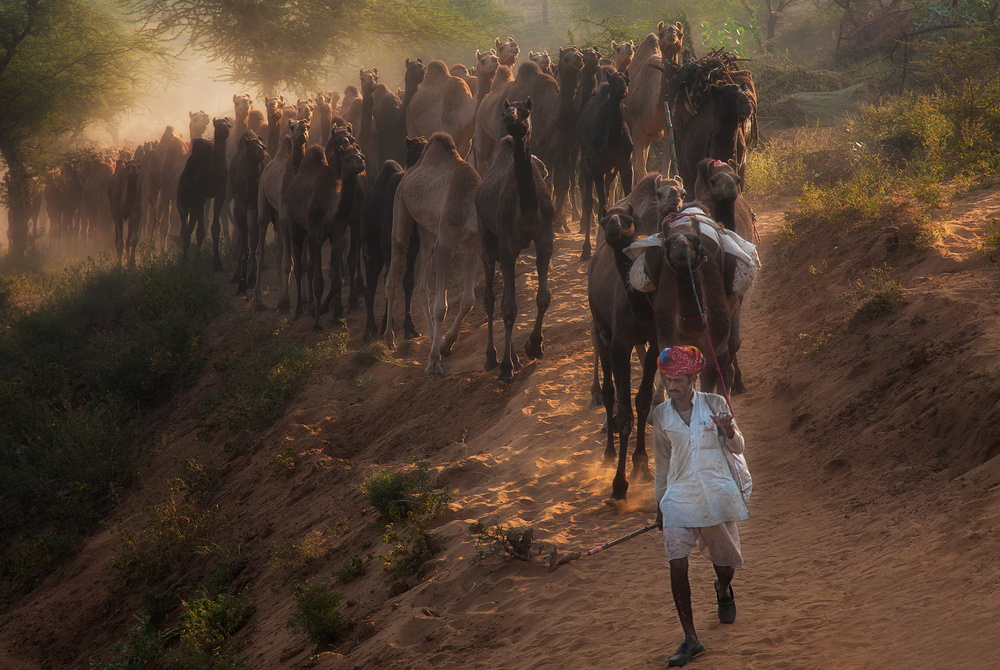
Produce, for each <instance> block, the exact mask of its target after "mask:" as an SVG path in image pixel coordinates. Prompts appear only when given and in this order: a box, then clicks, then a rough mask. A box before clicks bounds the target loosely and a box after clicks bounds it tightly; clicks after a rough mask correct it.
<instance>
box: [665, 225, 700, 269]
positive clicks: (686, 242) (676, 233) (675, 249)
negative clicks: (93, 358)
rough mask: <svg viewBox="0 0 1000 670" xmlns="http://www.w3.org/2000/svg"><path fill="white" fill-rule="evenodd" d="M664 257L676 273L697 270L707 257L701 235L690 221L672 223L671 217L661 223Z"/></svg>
mask: <svg viewBox="0 0 1000 670" xmlns="http://www.w3.org/2000/svg"><path fill="white" fill-rule="evenodd" d="M661 226H662V228H661V231H660V232H661V234H662V236H663V242H662V247H663V259H664V260H665V261H666V263H667V265H668V266H669V267H670V269H671V270H673V271H674V272H675V273H678V274H684V275H685V279H687V277H686V274H687V273H688V272H693V271H696V270H697V269H698V268H699V267H700V266H701V264H702V262H704V260H705V258H707V254H706V252H705V249H704V247H703V246H702V244H701V235H699V234H698V231H697V230H696V229H695V227H694V226H693V225H691V224H690V223H675V224H673V225H671V224H670V219H669V217H668V218H666V219H664V220H663V223H662V224H661Z"/></svg>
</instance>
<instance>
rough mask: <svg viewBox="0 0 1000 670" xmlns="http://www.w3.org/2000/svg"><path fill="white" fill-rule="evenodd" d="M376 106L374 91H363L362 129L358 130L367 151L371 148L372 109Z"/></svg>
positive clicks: (359, 138)
mask: <svg viewBox="0 0 1000 670" xmlns="http://www.w3.org/2000/svg"><path fill="white" fill-rule="evenodd" d="M374 108H375V100H374V98H373V97H372V92H371V91H368V92H363V93H362V94H361V129H360V130H359V131H358V140H359V141H360V142H361V146H362V147H364V148H365V151H368V150H369V148H370V147H369V144H370V142H369V141H370V140H371V137H372V110H373V109H374Z"/></svg>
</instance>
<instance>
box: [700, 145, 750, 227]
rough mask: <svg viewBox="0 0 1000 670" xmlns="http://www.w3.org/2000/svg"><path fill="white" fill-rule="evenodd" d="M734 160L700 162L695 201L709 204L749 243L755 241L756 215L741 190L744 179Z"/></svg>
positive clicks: (716, 215)
mask: <svg viewBox="0 0 1000 670" xmlns="http://www.w3.org/2000/svg"><path fill="white" fill-rule="evenodd" d="M737 169H738V166H737V165H736V164H735V161H730V162H728V163H724V162H722V161H720V160H716V159H714V158H703V159H701V160H700V161H698V172H697V177H696V179H695V183H694V197H695V200H698V201H699V202H702V203H704V204H706V205H708V213H709V214H710V215H711V216H712V218H713V219H715V220H716V221H717V222H719V223H721V224H722V225H724V226H725V227H726V228H728V229H729V230H731V231H733V232H734V233H736V234H737V235H739V236H740V237H742V238H743V239H744V240H747V241H748V242H755V243H756V241H757V240H756V239H755V235H754V214H753V210H752V209H751V208H750V205H749V203H747V201H746V198H744V197H743V194H742V193H741V186H742V184H743V180H742V179H740V176H739V174H737Z"/></svg>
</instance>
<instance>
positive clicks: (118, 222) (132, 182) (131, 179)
mask: <svg viewBox="0 0 1000 670" xmlns="http://www.w3.org/2000/svg"><path fill="white" fill-rule="evenodd" d="M139 172H140V166H139V163H138V162H137V161H134V160H130V161H125V160H119V161H118V162H117V163H116V164H115V172H114V174H113V175H112V176H111V180H110V181H109V182H108V200H109V202H110V203H111V218H112V219H113V220H114V224H115V233H114V234H115V251H117V252H118V265H119V267H120V266H121V264H122V252H123V251H127V252H128V263H127V267H128V269H130V270H131V269H133V268H134V267H135V247H136V245H137V244H138V243H139V232H140V230H141V228H142V187H141V185H140V180H139ZM126 224H127V225H126Z"/></svg>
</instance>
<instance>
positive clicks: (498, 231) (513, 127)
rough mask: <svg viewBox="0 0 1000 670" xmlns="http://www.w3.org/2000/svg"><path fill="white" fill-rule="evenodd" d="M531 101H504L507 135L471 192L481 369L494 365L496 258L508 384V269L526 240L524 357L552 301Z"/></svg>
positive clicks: (548, 220) (547, 202)
mask: <svg viewBox="0 0 1000 670" xmlns="http://www.w3.org/2000/svg"><path fill="white" fill-rule="evenodd" d="M531 106H532V105H531V98H528V99H527V100H525V101H524V102H515V103H514V104H513V105H512V104H510V103H509V102H506V101H505V103H504V114H503V121H504V125H505V126H506V128H507V132H508V133H509V134H508V136H507V137H505V138H503V140H501V141H500V145H499V146H498V147H497V152H496V156H495V158H494V159H493V162H492V163H491V164H490V167H489V169H487V170H486V174H485V175H483V182H482V184H481V185H480V187H479V191H478V192H477V193H476V212H477V215H478V219H479V242H480V245H481V247H482V258H483V269H484V270H485V287H486V288H485V293H484V295H483V305H484V307H485V308H486V325H487V331H486V333H487V334H486V369H487V370H492V369H493V368H495V367H496V366H497V352H496V347H495V346H494V345H493V309H494V303H495V296H494V293H493V275H494V272H495V270H496V263H497V261H498V260H499V261H500V271H501V273H502V274H503V287H504V288H503V301H502V302H501V305H500V308H501V310H502V312H503V324H504V354H503V359H502V360H501V361H500V379H501V380H503V381H505V382H508V383H510V382H513V381H514V370H515V369H517V368H519V367H520V364H519V362H518V357H517V353H516V352H514V350H513V337H514V321H515V320H516V319H517V304H516V302H515V296H514V284H515V272H514V270H515V266H516V264H517V257H518V255H520V253H521V251H522V250H524V249H526V248H527V247H528V245H530V244H532V243H534V245H535V268H536V272H537V274H538V292H537V295H536V296H535V304H536V306H537V312H536V316H535V327H534V328H533V329H532V331H531V334H530V335H529V336H528V339H527V341H526V342H525V344H524V351H525V353H526V354H527V355H528V358H531V359H534V358H541V357H542V354H543V350H542V318H543V317H544V316H545V311H546V310H547V309H548V306H549V303H550V302H551V301H552V294H551V293H550V292H549V281H548V275H549V261H550V260H551V258H552V248H553V239H554V234H553V230H552V217H553V214H554V210H553V207H552V198H551V196H550V194H549V187H548V185H547V184H546V183H545V175H544V173H543V172H542V171H541V170H539V169H538V167H537V166H536V165H535V164H534V162H533V161H532V156H531Z"/></svg>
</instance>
